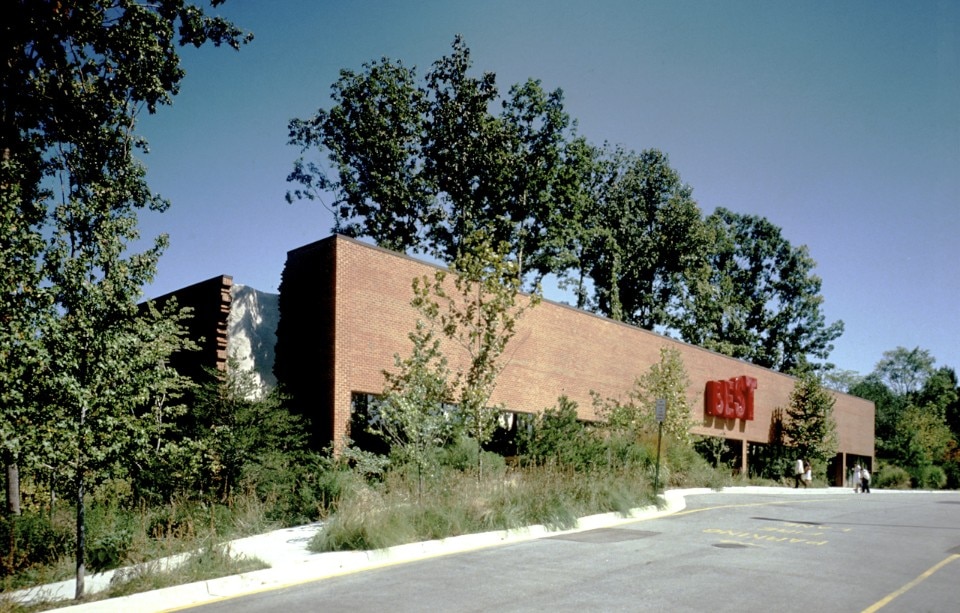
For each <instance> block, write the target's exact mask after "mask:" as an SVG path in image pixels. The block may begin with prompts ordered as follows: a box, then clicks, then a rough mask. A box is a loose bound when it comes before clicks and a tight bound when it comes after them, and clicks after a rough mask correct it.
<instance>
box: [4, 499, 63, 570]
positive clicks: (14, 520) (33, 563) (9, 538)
mask: <svg viewBox="0 0 960 613" xmlns="http://www.w3.org/2000/svg"><path fill="white" fill-rule="evenodd" d="M71 541H72V535H71V532H70V530H69V528H67V527H66V526H63V525H58V524H55V523H53V522H52V521H51V519H50V517H49V515H46V514H43V513H31V512H28V513H24V514H23V515H19V516H17V515H9V516H7V515H0V543H3V544H4V553H3V555H2V556H0V580H5V579H6V578H7V577H11V576H13V575H17V574H22V573H29V572H30V571H31V570H34V569H37V568H39V567H42V566H49V565H52V564H55V563H56V562H57V561H58V560H60V559H61V558H63V557H65V556H67V555H70V554H71V553H72V552H73V545H72V542H71Z"/></svg>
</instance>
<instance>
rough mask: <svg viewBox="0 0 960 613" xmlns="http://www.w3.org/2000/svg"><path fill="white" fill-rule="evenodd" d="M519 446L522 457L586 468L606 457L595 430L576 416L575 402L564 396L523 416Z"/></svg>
mask: <svg viewBox="0 0 960 613" xmlns="http://www.w3.org/2000/svg"><path fill="white" fill-rule="evenodd" d="M518 430H519V432H518V437H519V439H520V440H519V443H518V447H519V450H520V454H521V456H522V457H523V458H524V460H525V461H527V462H530V463H532V464H535V465H539V466H543V465H547V464H553V465H556V466H562V467H566V468H570V469H573V470H585V469H587V468H589V467H591V466H596V465H598V464H600V463H601V462H603V461H604V460H605V459H606V453H605V450H604V445H603V441H602V440H601V439H600V437H599V435H598V432H597V431H596V430H595V429H594V428H592V427H591V426H589V425H587V424H584V423H582V422H581V421H580V420H579V419H578V418H577V403H576V402H573V401H571V400H570V399H569V398H567V397H566V396H561V397H560V398H559V399H558V400H557V405H556V406H555V407H551V408H549V409H546V410H545V411H543V412H542V413H539V414H537V415H533V416H529V417H528V418H527V419H523V420H522V422H521V424H520V426H519V428H518Z"/></svg>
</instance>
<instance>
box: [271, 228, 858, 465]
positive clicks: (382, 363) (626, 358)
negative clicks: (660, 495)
mask: <svg viewBox="0 0 960 613" xmlns="http://www.w3.org/2000/svg"><path fill="white" fill-rule="evenodd" d="M435 271H436V267H434V266H431V265H429V264H426V263H424V262H421V261H418V260H415V259H412V258H410V257H407V256H404V255H401V254H397V253H394V252H390V251H386V250H384V249H380V248H377V247H372V246H369V245H367V244H364V243H361V242H359V241H356V240H353V239H349V238H345V237H343V236H331V237H329V238H326V239H323V240H320V241H317V242H315V243H311V244H309V245H305V246H303V247H300V248H298V249H294V250H292V251H290V252H289V253H288V255H287V262H286V266H285V269H284V272H283V279H282V282H281V285H280V303H279V307H280V321H279V324H278V327H277V348H276V364H275V367H274V372H275V373H276V375H277V378H278V380H279V381H280V382H281V383H283V384H285V385H286V387H287V391H288V392H289V393H290V394H291V395H292V397H293V398H294V399H295V401H296V402H297V404H298V406H299V408H300V410H302V411H304V412H305V413H307V414H309V415H310V416H311V418H312V420H313V422H314V424H315V428H316V431H315V432H314V433H313V434H314V436H315V440H318V441H321V442H335V443H336V442H338V441H340V440H342V438H343V437H344V436H345V435H347V434H348V433H349V425H350V420H351V407H352V401H353V399H354V398H356V397H358V395H365V394H378V393H381V392H382V390H383V385H384V379H383V374H382V372H383V370H384V369H389V368H391V367H392V366H393V356H394V354H400V355H408V354H409V352H410V348H411V345H410V341H409V339H408V336H407V335H408V334H409V332H410V331H411V330H413V328H414V326H415V322H416V319H417V313H416V311H415V310H414V309H413V307H411V306H410V300H411V298H412V291H411V282H412V280H413V279H414V278H415V277H422V276H424V275H428V276H430V277H431V278H432V276H433V274H434V272H435ZM662 347H672V348H676V349H677V350H679V352H680V354H681V356H682V359H683V363H684V366H685V368H686V371H687V374H688V376H689V378H690V381H691V385H690V388H689V390H688V399H689V401H690V404H691V406H692V407H694V408H693V411H694V414H693V415H692V417H693V420H694V423H697V424H698V425H697V426H696V427H695V428H694V432H695V433H697V434H704V435H713V436H721V437H724V438H726V439H727V441H728V444H730V445H731V446H732V447H733V448H734V449H735V450H736V451H737V452H738V453H737V455H738V463H739V465H740V468H741V469H743V470H746V469H747V464H748V457H749V455H750V448H751V446H754V445H763V444H767V443H769V441H770V432H771V424H772V420H773V414H774V410H775V409H777V408H783V407H786V406H787V405H788V403H789V397H790V393H791V391H792V390H793V386H794V382H795V380H794V379H793V378H792V377H790V376H787V375H784V374H781V373H778V372H774V371H771V370H767V369H764V368H760V367H758V366H754V365H752V364H749V363H746V362H743V361H741V360H737V359H734V358H730V357H727V356H723V355H720V354H717V353H714V352H711V351H707V350H705V349H701V348H699V347H694V346H692V345H689V344H686V343H682V342H679V341H676V340H673V339H670V338H666V337H664V336H660V335H658V334H655V333H652V332H649V331H646V330H642V329H639V328H636V327H633V326H630V325H626V324H622V323H618V322H615V321H611V320H609V319H606V318H604V317H600V316H596V315H593V314H590V313H586V312H584V311H580V310H578V309H574V308H572V307H568V306H565V305H561V304H557V303H553V302H549V301H546V300H545V301H543V302H542V303H541V304H540V305H538V306H537V307H536V308H534V309H532V310H529V311H527V313H525V314H524V316H523V318H522V319H521V320H520V322H519V323H518V331H517V334H516V336H515V337H514V338H513V340H512V341H511V343H510V344H509V345H508V347H507V351H506V354H505V355H504V360H505V361H506V366H505V368H504V369H503V372H502V373H501V375H500V377H499V379H498V383H497V388H496V390H495V392H494V395H493V398H492V401H493V402H494V403H498V404H499V403H503V404H504V405H505V406H506V407H507V409H508V410H510V411H514V412H527V413H535V412H538V411H542V410H543V409H545V408H548V407H551V406H554V405H555V404H556V401H557V399H558V397H560V396H561V395H565V396H567V397H568V398H570V399H571V400H573V401H575V402H576V403H577V405H578V410H579V413H580V417H581V418H582V419H585V420H591V419H595V418H596V415H594V413H593V404H592V397H591V392H595V393H597V394H599V395H600V396H601V397H603V398H623V397H625V395H626V393H627V391H628V390H630V389H631V388H632V386H633V384H634V381H635V380H636V378H637V377H638V376H639V375H641V374H643V373H645V372H647V371H648V369H649V367H650V366H651V365H652V364H654V363H657V362H659V360H660V349H661V348H662ZM445 354H446V355H447V356H448V358H449V359H450V362H451V365H453V366H455V365H456V363H457V360H458V359H462V358H463V355H462V354H458V353H457V350H456V348H455V347H452V346H446V347H445ZM833 395H834V397H835V398H836V404H835V406H834V418H835V419H836V422H837V431H838V437H839V449H840V451H839V453H838V455H837V457H836V458H835V459H834V461H833V462H832V463H831V466H830V471H831V476H832V478H833V480H834V481H835V482H836V483H842V482H843V475H844V467H845V466H848V465H850V464H852V463H853V460H854V458H855V459H857V460H861V461H864V460H865V461H866V462H867V463H868V464H872V459H873V456H874V412H875V408H874V405H873V403H872V402H869V401H867V400H863V399H861V398H856V397H854V396H850V395H847V394H841V393H833ZM717 413H719V415H718V414H717ZM750 413H752V419H750V417H751V415H750Z"/></svg>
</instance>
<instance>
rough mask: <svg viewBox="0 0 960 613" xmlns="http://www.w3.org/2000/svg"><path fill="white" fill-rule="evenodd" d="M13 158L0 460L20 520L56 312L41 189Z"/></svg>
mask: <svg viewBox="0 0 960 613" xmlns="http://www.w3.org/2000/svg"><path fill="white" fill-rule="evenodd" d="M4 125H6V119H4ZM10 157H11V152H10V150H9V149H5V150H4V152H3V159H2V160H0V415H2V416H3V417H2V419H0V445H2V446H0V460H2V463H3V465H4V467H5V472H6V478H5V483H6V511H7V512H8V513H10V514H12V515H19V514H20V477H19V475H20V471H19V465H20V456H21V454H22V452H23V447H24V445H23V443H24V437H25V436H26V434H27V433H28V432H29V429H28V428H27V427H26V423H27V418H28V417H29V414H30V412H31V411H32V410H33V406H32V405H33V404H34V403H33V400H34V394H33V393H32V392H33V391H35V390H36V389H37V385H36V383H35V382H31V378H32V377H34V376H35V375H36V374H38V373H39V371H40V370H41V369H42V364H43V361H44V359H43V353H42V346H41V344H40V342H39V341H40V339H39V326H40V324H41V321H42V320H43V319H45V318H49V317H51V316H52V315H53V312H52V309H51V307H52V303H51V301H50V296H49V292H48V291H46V289H45V288H44V286H43V285H42V276H41V273H40V270H41V269H40V265H39V257H40V254H41V253H42V250H43V246H44V240H43V236H42V234H41V224H42V222H43V218H44V208H43V205H42V202H41V198H40V197H39V194H37V193H30V192H32V191H33V189H35V185H36V184H35V183H32V185H33V186H34V187H33V188H31V185H27V186H21V185H20V179H21V177H24V176H25V175H26V174H27V172H26V171H25V169H24V168H23V167H22V166H21V165H18V163H17V162H15V161H14V160H12V159H10ZM24 189H26V191H24Z"/></svg>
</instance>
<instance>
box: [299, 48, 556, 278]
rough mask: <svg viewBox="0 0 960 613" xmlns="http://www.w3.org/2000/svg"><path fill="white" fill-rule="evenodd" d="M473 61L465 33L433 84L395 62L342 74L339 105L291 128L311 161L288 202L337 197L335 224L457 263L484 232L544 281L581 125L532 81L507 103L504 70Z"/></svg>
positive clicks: (302, 166)
mask: <svg viewBox="0 0 960 613" xmlns="http://www.w3.org/2000/svg"><path fill="white" fill-rule="evenodd" d="M471 67H472V63H471V59H470V50H469V49H468V48H467V46H466V45H465V44H464V42H463V40H462V39H461V38H460V37H457V38H456V39H455V40H454V43H453V50H452V52H451V53H450V54H449V55H447V56H444V57H442V58H440V59H439V60H437V61H436V62H434V63H433V65H432V66H431V68H430V70H429V71H428V72H427V73H426V75H425V76H424V78H423V80H422V81H421V80H420V79H419V78H418V76H417V73H416V71H415V70H414V69H411V68H407V67H406V66H404V65H403V64H402V63H401V62H399V61H393V60H389V59H387V58H383V59H381V60H379V61H377V62H371V63H368V64H364V66H363V70H362V71H361V72H360V73H356V72H353V71H349V70H344V71H341V73H340V78H339V79H338V81H337V82H336V83H334V84H333V86H332V90H333V95H332V98H333V101H334V104H333V105H332V106H331V107H330V108H329V109H320V110H318V111H317V112H316V113H315V114H314V115H313V116H312V117H310V118H307V119H294V120H292V121H291V122H290V124H289V136H290V144H292V145H295V146H298V147H299V148H300V151H301V157H300V158H299V159H298V160H297V161H296V162H295V163H294V169H293V172H291V173H290V175H289V176H288V177H287V179H288V181H290V182H291V183H294V184H297V185H298V187H296V188H295V189H293V190H291V191H290V192H289V193H288V194H287V199H288V200H289V201H293V200H298V199H308V200H320V201H321V202H323V200H324V198H330V199H331V204H330V205H328V208H329V209H330V210H331V212H332V213H333V214H334V218H335V222H334V223H335V225H334V230H335V231H337V232H342V233H344V234H347V235H349V236H369V237H371V238H372V239H374V241H376V243H377V244H378V245H381V246H384V247H387V248H389V249H394V250H398V251H409V252H418V253H427V254H430V255H432V256H434V257H436V258H438V259H440V260H442V261H444V262H447V263H450V262H452V261H453V260H454V259H456V257H457V256H458V255H459V253H460V251H461V249H462V247H463V244H464V241H465V240H466V239H467V237H468V236H470V235H471V234H472V233H473V232H474V231H476V230H478V229H482V230H483V231H485V232H487V233H489V234H490V236H491V238H492V239H493V240H495V241H503V242H505V243H508V244H510V245H511V246H512V247H511V248H512V250H513V256H514V257H515V259H516V260H517V261H518V262H520V263H521V265H522V266H523V267H524V270H525V271H530V272H531V273H533V275H534V276H533V277H532V280H531V285H535V284H536V280H537V278H538V277H539V276H542V274H544V272H543V271H544V270H545V268H546V267H547V264H546V263H545V262H546V261H547V260H548V256H547V254H546V253H547V247H546V245H545V243H544V241H545V239H546V237H547V235H548V232H547V230H546V224H547V220H552V221H553V222H556V221H557V220H558V218H556V217H551V214H550V213H551V210H552V207H554V206H555V204H556V200H557V198H558V197H559V194H560V193H561V191H562V190H560V189H559V187H558V184H559V182H560V170H559V169H560V168H561V167H562V164H563V160H564V157H563V153H564V146H565V143H566V141H567V139H568V138H569V137H570V135H571V134H572V124H571V121H570V119H569V117H568V115H567V114H566V112H565V111H564V110H563V95H562V92H560V91H559V90H555V91H553V92H550V93H547V92H544V91H543V89H542V87H541V84H540V83H539V82H538V81H534V80H529V81H527V82H525V83H523V84H520V85H516V86H514V87H513V88H511V90H510V92H509V93H508V95H507V97H506V98H505V99H503V100H501V99H500V93H499V90H498V88H497V84H496V76H495V75H494V74H493V73H491V72H484V73H482V74H480V75H479V76H473V75H472V74H471ZM498 102H499V105H500V106H501V112H500V113H499V114H496V113H494V109H495V108H496V106H497V104H498ZM315 153H321V154H325V155H326V157H327V162H323V161H322V160H317V159H315V158H314V157H313V154H315ZM524 262H529V265H527V264H524Z"/></svg>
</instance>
